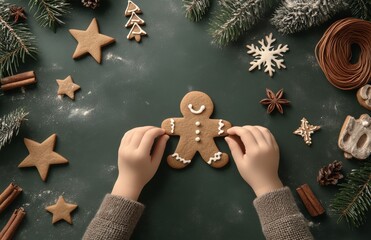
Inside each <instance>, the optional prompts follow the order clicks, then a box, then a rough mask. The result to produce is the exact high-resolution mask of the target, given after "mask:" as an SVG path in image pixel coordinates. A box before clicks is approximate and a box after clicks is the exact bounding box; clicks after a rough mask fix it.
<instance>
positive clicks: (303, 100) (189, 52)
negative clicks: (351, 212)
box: [0, 0, 371, 240]
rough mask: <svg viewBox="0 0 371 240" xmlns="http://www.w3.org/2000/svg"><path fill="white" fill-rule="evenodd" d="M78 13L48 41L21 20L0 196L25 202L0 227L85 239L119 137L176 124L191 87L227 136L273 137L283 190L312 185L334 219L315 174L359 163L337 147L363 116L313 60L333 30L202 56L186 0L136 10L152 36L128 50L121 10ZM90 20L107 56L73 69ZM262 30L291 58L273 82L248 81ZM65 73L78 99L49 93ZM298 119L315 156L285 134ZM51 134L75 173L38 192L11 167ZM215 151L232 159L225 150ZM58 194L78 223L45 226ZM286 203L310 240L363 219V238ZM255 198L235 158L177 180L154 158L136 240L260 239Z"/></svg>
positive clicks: (30, 174) (121, 4) (108, 5)
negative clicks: (34, 43) (79, 38)
mask: <svg viewBox="0 0 371 240" xmlns="http://www.w3.org/2000/svg"><path fill="white" fill-rule="evenodd" d="M14 2H16V1H14ZM76 2H77V3H74V4H73V7H74V9H73V11H72V14H71V15H70V16H69V17H68V18H67V19H66V25H65V26H63V27H61V28H59V29H58V30H57V32H56V33H55V34H54V33H53V32H52V31H50V30H49V29H44V28H41V27H39V25H38V24H37V23H36V22H35V21H34V18H32V17H29V20H28V21H29V22H30V25H31V28H32V31H33V32H34V33H35V34H36V36H37V39H38V47H39V50H40V54H39V57H38V61H37V62H32V61H29V62H28V63H29V64H27V65H25V66H23V68H22V69H21V71H22V70H24V71H26V70H31V69H33V70H35V71H36V74H37V79H38V83H37V85H36V86H33V87H29V88H27V89H26V92H25V93H22V92H21V91H13V92H9V93H8V94H5V95H3V96H0V115H3V114H5V113H8V112H10V111H11V110H14V109H15V108H16V107H19V106H24V107H26V109H27V110H28V111H29V112H30V115H29V117H28V119H29V120H28V121H27V122H26V123H25V124H24V125H23V127H22V129H21V131H20V134H19V136H18V137H17V138H15V139H14V140H13V141H12V143H11V144H8V145H6V146H5V148H3V149H2V150H1V151H0V189H3V188H5V186H6V185H7V184H9V182H11V181H16V182H17V183H18V184H19V185H20V186H22V187H23V188H24V193H23V194H22V196H21V197H20V198H19V199H17V201H16V202H15V203H14V204H13V205H12V206H11V207H10V209H9V210H8V211H6V213H5V214H2V215H1V216H0V225H1V226H3V225H4V224H5V222H6V220H7V219H8V217H9V216H10V214H11V210H12V209H14V208H15V207H19V206H23V207H24V208H25V209H26V211H27V218H26V220H25V222H24V224H22V227H21V229H20V231H19V234H17V237H16V239H79V238H81V236H82V234H83V232H84V231H85V228H86V226H87V225H88V223H89V221H90V220H91V219H92V217H93V216H94V214H95V212H96V210H97V208H98V206H99V204H100V202H101V200H102V198H103V196H104V194H105V193H107V192H109V191H110V190H111V187H112V185H113V183H114V180H115V177H116V175H117V167H116V161H117V148H118V145H119V142H120V139H121V137H122V135H123V133H124V132H125V131H127V130H129V129H131V128H133V127H137V126H142V125H155V126H159V125H160V124H161V122H162V120H163V119H165V118H168V117H176V116H181V115H180V111H179V103H180V100H181V99H182V97H183V96H184V95H185V94H186V93H187V92H188V91H190V90H200V91H204V92H206V93H207V94H208V95H210V97H211V98H212V99H213V101H214V105H215V112H214V115H213V117H214V118H224V119H226V120H229V121H231V122H232V123H233V124H234V125H245V124H253V125H256V124H259V125H263V126H266V127H268V128H269V129H270V130H271V131H272V132H273V133H274V135H275V136H276V139H277V141H278V143H279V145H280V148H281V164H280V176H281V177H282V180H283V182H284V183H285V184H287V185H288V186H289V187H290V188H291V189H293V190H294V189H295V188H296V187H297V186H299V185H301V184H303V183H308V184H309V185H310V186H311V187H312V189H313V191H314V192H315V193H316V195H317V196H318V197H319V199H320V200H321V201H322V203H323V205H324V207H325V208H326V209H327V210H329V202H330V199H331V198H332V197H333V196H334V193H335V192H336V188H333V187H327V188H324V187H320V186H318V184H317V183H316V180H315V179H316V175H317V171H318V170H319V168H320V167H322V166H323V165H325V164H328V163H329V162H332V161H333V160H335V159H338V160H343V162H344V169H345V171H346V172H349V171H350V170H351V169H352V168H356V167H358V166H359V162H357V161H348V160H344V158H343V156H342V153H341V151H340V150H339V149H338V147H337V136H338V133H339V130H340V128H341V125H342V123H343V120H344V119H345V117H346V115H347V114H350V115H353V116H355V117H357V118H358V116H359V115H360V114H362V113H365V112H366V110H365V109H363V108H362V107H361V106H359V105H358V103H357V100H356V98H355V92H345V91H340V90H337V89H336V88H334V87H332V86H331V85H330V84H329V83H328V82H327V80H326V79H325V77H324V75H323V74H322V71H321V70H320V68H319V67H318V65H317V63H316V60H315V57H314V54H313V50H314V47H315V44H316V43H317V41H318V40H319V39H320V37H321V35H322V33H323V32H324V30H325V28H326V26H328V24H327V25H326V26H323V27H321V28H317V29H314V30H310V31H307V32H305V33H302V34H297V35H295V36H281V35H279V34H278V33H277V31H276V30H275V29H273V27H272V26H271V25H270V24H269V22H268V20H265V21H262V22H261V23H260V24H259V25H258V26H256V27H255V28H254V29H252V30H251V31H249V32H248V33H247V34H245V36H244V37H243V38H242V39H241V40H240V41H239V42H237V43H235V44H233V45H230V46H228V47H226V48H224V49H222V50H220V49H217V48H215V47H213V46H211V45H210V40H211V39H210V37H209V35H208V34H207V33H206V30H207V28H208V24H207V21H203V22H201V23H200V24H194V23H191V22H189V21H188V20H186V19H185V18H184V16H183V12H182V9H181V6H182V5H181V1H166V0H156V1H142V0H138V1H136V3H137V4H138V5H139V6H140V7H141V8H142V10H143V12H144V14H143V15H141V17H142V18H143V19H144V20H145V21H146V23H147V25H146V26H145V27H144V30H145V31H147V33H148V34H149V37H145V38H144V39H143V41H142V43H141V44H137V43H136V42H130V41H128V40H126V34H127V33H128V31H129V30H128V29H125V28H123V25H124V24H125V23H126V21H127V19H128V18H125V17H124V16H123V10H124V9H125V7H126V2H125V1H113V0H111V1H108V0H106V1H103V5H104V6H103V7H102V8H100V9H98V10H96V11H93V10H89V9H85V8H83V7H81V6H80V4H79V3H78V2H79V1H76ZM214 5H215V4H214ZM92 17H96V18H97V19H98V22H99V25H100V30H101V32H102V33H103V34H106V35H109V36H112V37H115V38H116V40H117V42H116V43H115V44H114V45H111V46H108V47H106V48H105V49H104V51H103V58H104V59H103V61H102V64H101V65H98V64H97V63H96V62H95V61H94V60H93V58H91V57H84V58H82V59H80V60H77V61H75V60H73V59H72V58H71V56H72V53H73V51H74V49H75V47H76V42H75V40H74V39H73V38H72V36H71V35H70V34H69V33H68V29H70V28H75V29H86V28H87V26H88V25H89V23H90V21H91V19H92ZM270 32H273V35H274V37H276V38H277V43H282V44H288V45H289V48H290V51H289V52H288V53H287V54H285V63H286V66H287V69H286V70H282V71H278V72H277V73H276V74H275V75H274V78H270V77H269V76H268V75H267V74H265V73H263V72H262V71H254V72H249V71H248V68H249V62H250V61H252V59H253V58H252V57H251V56H249V55H247V54H246V49H245V47H244V46H245V45H246V44H251V43H255V44H256V43H257V41H258V40H260V39H261V38H263V37H264V36H265V35H267V34H269V33H270ZM109 56H111V59H109ZM107 58H108V59H107ZM70 74H71V75H72V77H73V79H74V80H75V82H76V83H77V84H79V85H80V86H81V88H82V89H81V91H80V92H78V93H77V94H76V99H75V101H71V100H70V99H68V98H66V97H64V98H63V99H59V98H58V97H57V95H56V91H57V84H56V82H55V80H56V79H64V78H65V77H67V76H68V75H70ZM266 87H269V88H271V89H272V90H273V91H278V90H279V89H280V88H284V89H285V97H286V98H288V99H289V100H290V101H291V102H292V106H291V107H288V108H285V114H284V115H283V116H281V115H280V114H277V113H276V114H272V115H267V114H266V112H265V111H266V109H265V108H264V107H263V106H261V105H260V104H259V101H260V100H261V99H262V98H264V97H265V88H266ZM302 117H307V118H308V120H309V121H310V122H311V123H312V124H317V125H321V126H322V129H321V130H320V131H319V132H317V133H315V134H314V136H313V145H312V146H311V147H308V146H306V145H305V144H304V142H303V140H302V139H301V138H300V137H299V136H295V135H293V134H292V132H293V131H294V130H295V129H296V128H297V127H298V126H299V124H300V119H301V118H302ZM52 133H57V134H58V141H57V146H56V151H57V152H59V153H60V154H62V155H63V156H65V157H66V158H68V159H69V160H70V164H69V165H68V166H56V167H52V168H51V170H50V172H49V178H48V180H47V182H46V183H44V182H42V181H41V179H40V177H39V175H38V173H37V171H36V169H33V168H31V169H18V168H17V165H18V164H19V163H20V162H21V161H22V160H23V159H24V158H25V157H26V156H27V154H28V152H27V149H26V148H25V146H24V144H23V137H28V138H31V139H34V140H36V141H43V140H44V139H46V138H47V137H48V136H49V135H51V134H52ZM217 143H218V145H219V146H220V148H221V150H223V151H225V152H229V150H228V149H227V145H226V143H225V142H224V141H223V140H221V139H219V140H218V141H217ZM176 144H177V139H175V138H174V139H171V140H170V142H169V144H168V146H167V150H166V153H165V155H168V154H170V153H172V152H173V151H174V149H175V147H176ZM61 194H62V195H63V196H64V197H65V198H66V200H68V201H71V202H73V203H77V204H78V205H79V208H78V210H77V211H76V212H75V214H73V218H74V225H73V226H70V225H68V224H66V223H65V222H62V223H58V224H56V225H54V226H53V225H52V224H51V216H50V214H48V213H47V212H46V211H45V210H44V208H45V206H47V205H50V204H52V203H54V202H55V201H56V199H57V197H58V196H59V195H61ZM294 195H295V198H296V200H297V201H298V205H299V207H300V209H301V210H302V211H303V213H304V215H305V216H306V217H308V219H309V220H310V221H312V222H313V227H312V228H311V229H312V232H313V234H314V235H315V237H316V239H367V236H370V233H371V229H370V216H369V220H368V222H367V224H365V225H364V227H362V228H361V229H358V230H351V229H349V228H348V227H347V226H346V224H344V223H342V224H339V225H337V224H336V217H335V216H333V214H332V213H331V212H330V211H327V215H326V216H323V217H321V218H317V219H312V218H311V217H309V215H308V214H307V212H306V211H305V209H304V207H303V205H302V204H301V202H300V201H299V198H298V197H297V195H296V193H294ZM253 199H254V194H253V192H252V191H251V189H250V188H249V187H248V186H247V184H246V183H244V182H243V180H242V178H241V177H240V175H239V174H238V172H237V169H236V166H235V164H234V163H233V161H232V162H231V163H230V164H229V165H228V166H227V167H226V168H224V169H220V170H215V169H212V168H210V167H209V166H208V165H207V164H205V163H204V162H203V161H202V160H201V158H200V157H199V156H198V155H197V156H196V157H195V159H194V161H193V163H192V164H191V165H190V166H189V167H187V168H186V169H184V170H181V171H177V170H173V169H170V168H169V167H168V166H167V164H166V162H165V161H163V163H162V164H161V166H160V169H159V171H158V173H157V175H156V176H155V178H154V179H153V180H152V181H151V182H150V184H148V186H147V187H146V188H145V190H144V191H143V193H142V195H141V197H140V201H141V202H143V203H144V204H145V205H146V210H145V213H144V215H143V216H142V218H141V221H140V223H139V225H138V226H137V228H136V231H135V233H134V236H133V239H179V240H180V239H264V237H263V235H262V233H261V228H260V224H259V220H258V218H257V214H256V212H255V210H254V208H253V206H252V201H253ZM369 215H370V214H369Z"/></svg>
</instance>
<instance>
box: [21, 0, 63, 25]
mask: <svg viewBox="0 0 371 240" xmlns="http://www.w3.org/2000/svg"><path fill="white" fill-rule="evenodd" d="M28 5H29V6H30V10H31V9H33V8H35V9H36V10H35V14H34V16H36V20H37V21H38V22H39V23H40V25H41V26H42V27H49V28H52V29H53V30H54V31H55V30H56V27H57V25H62V24H64V22H63V21H62V17H63V16H64V15H65V14H67V13H69V10H70V4H69V2H67V0H30V1H29V4H28Z"/></svg>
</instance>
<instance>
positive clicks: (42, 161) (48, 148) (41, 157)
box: [18, 134, 68, 182]
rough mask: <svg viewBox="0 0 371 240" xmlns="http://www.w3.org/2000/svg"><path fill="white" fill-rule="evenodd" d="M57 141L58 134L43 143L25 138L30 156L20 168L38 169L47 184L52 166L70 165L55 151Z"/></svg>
mask: <svg viewBox="0 0 371 240" xmlns="http://www.w3.org/2000/svg"><path fill="white" fill-rule="evenodd" d="M56 140H57V135H56V134H53V135H51V136H50V137H48V138H47V139H46V140H45V141H44V142H42V143H38V142H35V141H33V140H31V139H28V138H25V139H24V144H25V145H26V147H27V149H28V151H29V153H30V154H29V155H28V156H27V157H26V158H25V159H24V160H23V161H22V162H21V163H20V164H19V165H18V167H19V168H25V167H36V168H37V170H38V172H39V174H40V177H41V179H42V180H43V181H44V182H45V181H46V178H47V176H48V172H49V167H50V165H55V164H66V163H68V160H67V159H65V158H64V157H62V156H61V155H59V154H58V153H56V152H54V151H53V150H54V146H55V142H56Z"/></svg>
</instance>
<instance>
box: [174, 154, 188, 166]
mask: <svg viewBox="0 0 371 240" xmlns="http://www.w3.org/2000/svg"><path fill="white" fill-rule="evenodd" d="M171 156H172V157H174V158H175V160H177V161H180V162H182V163H185V164H188V163H190V162H191V160H187V159H184V158H182V157H181V156H179V154H178V153H174V154H173V155H171Z"/></svg>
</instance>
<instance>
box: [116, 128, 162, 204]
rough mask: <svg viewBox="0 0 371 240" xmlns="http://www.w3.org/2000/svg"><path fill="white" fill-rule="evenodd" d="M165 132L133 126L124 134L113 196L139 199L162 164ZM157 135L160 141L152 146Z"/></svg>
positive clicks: (158, 129)
mask: <svg viewBox="0 0 371 240" xmlns="http://www.w3.org/2000/svg"><path fill="white" fill-rule="evenodd" d="M164 134H165V131H164V130H163V129H161V128H156V127H150V126H147V127H139V128H134V129H132V130H130V131H128V132H127V133H125V135H124V137H123V138H122V140H121V145H120V148H119V152H118V170H119V176H118V178H117V181H116V183H115V185H114V187H113V190H112V194H113V195H119V196H123V197H125V198H128V199H131V200H137V199H138V197H139V194H140V192H141V191H142V189H143V187H144V186H145V185H146V184H147V183H148V182H149V181H150V180H151V179H152V177H153V176H154V175H155V173H156V171H157V169H158V166H159V165H160V162H161V159H162V155H163V154H164V150H165V146H166V142H167V140H168V139H169V136H168V135H164ZM156 138H158V139H157V142H156V144H155V146H154V147H153V148H152V146H153V144H154V142H155V139H156ZM151 150H152V152H151Z"/></svg>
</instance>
